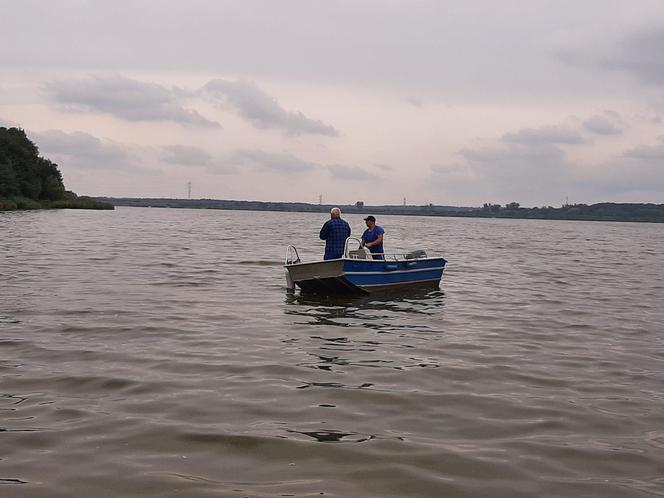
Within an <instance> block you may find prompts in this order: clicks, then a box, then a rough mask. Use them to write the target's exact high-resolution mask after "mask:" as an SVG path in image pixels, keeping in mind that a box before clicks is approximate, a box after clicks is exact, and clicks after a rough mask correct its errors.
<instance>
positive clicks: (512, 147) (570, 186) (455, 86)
mask: <svg viewBox="0 0 664 498" xmlns="http://www.w3.org/2000/svg"><path fill="white" fill-rule="evenodd" d="M0 12H1V14H0V15H1V18H2V29H0V75H1V77H0V126H19V127H21V128H24V129H25V130H26V132H27V133H28V135H29V136H30V138H31V139H32V140H33V141H34V142H35V143H36V144H37V145H38V147H39V149H40V152H41V154H42V155H43V156H45V157H48V158H49V159H51V160H53V161H55V162H56V163H57V164H58V165H59V167H60V171H61V172H62V173H63V176H64V180H65V184H66V186H67V188H68V189H70V190H74V191H75V192H77V193H78V194H87V195H108V196H131V197H180V198H185V197H187V184H188V182H191V194H192V197H193V198H216V199H246V200H250V199H251V200H265V201H303V202H312V203H317V202H318V200H319V196H320V195H322V197H323V202H325V203H338V204H346V203H354V202H355V201H357V200H363V201H364V202H365V203H366V204H369V205H376V204H401V203H402V202H403V199H404V198H406V201H407V203H408V204H424V203H429V202H431V203H434V204H439V205H465V206H477V205H482V204H483V203H485V202H493V203H500V204H505V203H507V202H511V201H516V202H519V203H521V205H524V206H544V205H552V206H560V205H561V204H563V203H564V202H565V201H566V199H568V200H569V202H570V203H576V202H584V203H593V202H601V201H614V202H656V203H663V202H664V2H663V1H662V0H652V1H650V0H624V1H623V0H613V1H612V0H583V1H578V0H574V1H567V0H550V1H547V0H501V1H500V2H493V1H489V0H482V1H480V0H462V1H461V0H459V1H457V0H454V1H451V0H450V1H447V0H431V1H428V0H427V1H417V0H408V1H406V0H403V1H389V0H375V1H374V0H353V1H340V0H335V1H315V0H302V1H289V0H284V1H276V0H275V1H254V0H243V1H221V0H188V1H187V2H182V1H164V0H160V1H156V0H155V1H149V0H145V1H140V0H134V1H128V0H116V1H114V2H99V1H85V0H59V1H57V2H53V1H48V0H43V1H32V0H21V1H20V2H17V1H11V0H0Z"/></svg>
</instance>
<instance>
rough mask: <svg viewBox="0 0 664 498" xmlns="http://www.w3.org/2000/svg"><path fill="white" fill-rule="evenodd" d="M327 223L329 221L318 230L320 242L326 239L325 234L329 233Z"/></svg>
mask: <svg viewBox="0 0 664 498" xmlns="http://www.w3.org/2000/svg"><path fill="white" fill-rule="evenodd" d="M329 223H330V222H329V221H326V222H325V224H324V225H323V228H321V229H320V235H319V237H320V238H321V239H322V240H325V239H327V234H328V233H329V231H330V227H329Z"/></svg>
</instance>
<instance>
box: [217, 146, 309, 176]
mask: <svg viewBox="0 0 664 498" xmlns="http://www.w3.org/2000/svg"><path fill="white" fill-rule="evenodd" d="M223 163H224V164H225V165H226V166H233V167H244V168H247V167H249V168H253V169H258V170H263V171H272V172H276V173H304V172H307V171H313V170H316V169H318V168H319V166H318V165H316V164H314V163H310V162H308V161H303V160H302V159H299V158H297V157H295V156H294V155H292V154H290V153H288V152H284V153H274V152H265V151H263V150H259V149H241V150H236V151H234V152H233V153H231V154H230V155H229V156H228V157H227V158H226V159H225V160H224V161H223Z"/></svg>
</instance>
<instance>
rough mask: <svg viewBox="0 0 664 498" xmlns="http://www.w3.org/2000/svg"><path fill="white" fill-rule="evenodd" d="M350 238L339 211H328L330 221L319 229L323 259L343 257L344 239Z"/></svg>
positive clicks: (345, 223)
mask: <svg viewBox="0 0 664 498" xmlns="http://www.w3.org/2000/svg"><path fill="white" fill-rule="evenodd" d="M348 237H350V225H349V224H348V223H347V222H346V220H342V219H341V209H339V208H338V207H333V208H332V209H330V219H329V220H327V221H326V222H325V224H324V225H323V228H321V229H320V238H321V239H322V240H324V241H325V256H324V258H323V259H337V258H340V257H342V256H343V255H344V248H345V245H346V239H347V238H348Z"/></svg>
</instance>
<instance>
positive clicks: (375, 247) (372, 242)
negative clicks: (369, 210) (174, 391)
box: [362, 216, 385, 259]
mask: <svg viewBox="0 0 664 498" xmlns="http://www.w3.org/2000/svg"><path fill="white" fill-rule="evenodd" d="M364 221H366V223H367V229H366V230H365V231H364V233H363V234H362V243H363V244H364V247H368V248H369V250H370V251H371V257H372V258H373V259H385V256H383V234H384V233H385V230H383V227H380V226H378V225H376V218H374V217H373V216H367V217H366V218H364Z"/></svg>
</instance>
